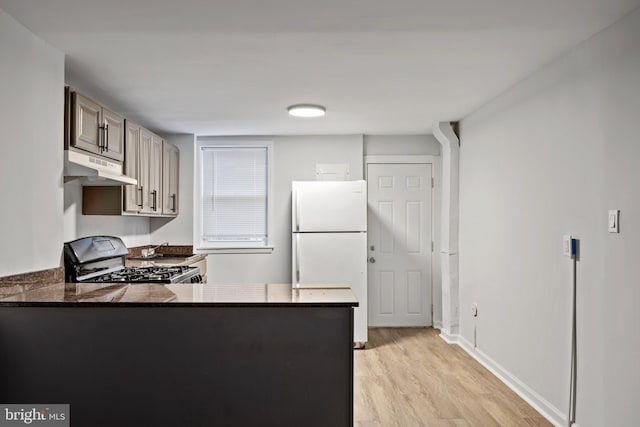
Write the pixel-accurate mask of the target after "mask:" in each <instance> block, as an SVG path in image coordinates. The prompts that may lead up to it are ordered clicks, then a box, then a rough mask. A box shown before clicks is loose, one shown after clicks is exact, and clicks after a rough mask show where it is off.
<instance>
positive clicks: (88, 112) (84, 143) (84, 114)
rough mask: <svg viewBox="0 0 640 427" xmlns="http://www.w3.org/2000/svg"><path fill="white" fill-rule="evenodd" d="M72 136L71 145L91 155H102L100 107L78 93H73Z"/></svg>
mask: <svg viewBox="0 0 640 427" xmlns="http://www.w3.org/2000/svg"><path fill="white" fill-rule="evenodd" d="M72 97H73V122H74V123H73V135H72V136H71V145H73V146H74V147H77V148H81V149H83V150H86V151H90V152H92V153H97V154H101V153H102V148H101V147H102V138H103V136H102V135H101V132H102V130H101V129H100V125H101V121H100V120H101V117H100V116H101V114H102V107H101V106H100V105H99V104H97V103H95V102H93V101H92V100H90V99H89V98H86V97H84V96H82V95H80V94H79V93H73V95H72Z"/></svg>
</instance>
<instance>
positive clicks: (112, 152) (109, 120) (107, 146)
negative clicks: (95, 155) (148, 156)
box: [102, 108, 124, 161]
mask: <svg viewBox="0 0 640 427" xmlns="http://www.w3.org/2000/svg"><path fill="white" fill-rule="evenodd" d="M102 125H103V126H104V127H105V135H106V138H105V140H104V142H103V148H104V150H103V152H102V155H103V156H105V157H109V158H111V159H113V160H119V161H122V159H123V158H124V117H122V116H121V115H119V114H117V113H114V112H113V111H111V110H108V109H106V108H103V109H102Z"/></svg>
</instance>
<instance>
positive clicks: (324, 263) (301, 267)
mask: <svg viewBox="0 0 640 427" xmlns="http://www.w3.org/2000/svg"><path fill="white" fill-rule="evenodd" d="M292 249H293V251H292V252H293V271H292V273H293V280H292V281H293V283H294V284H299V285H300V286H317V287H323V286H336V285H343V286H349V287H350V288H351V290H352V291H353V293H354V294H355V296H356V298H358V304H359V306H358V307H356V309H355V313H354V324H355V328H354V340H355V341H356V342H363V343H364V342H366V341H367V233H293V242H292Z"/></svg>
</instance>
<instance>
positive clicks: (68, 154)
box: [64, 150, 138, 186]
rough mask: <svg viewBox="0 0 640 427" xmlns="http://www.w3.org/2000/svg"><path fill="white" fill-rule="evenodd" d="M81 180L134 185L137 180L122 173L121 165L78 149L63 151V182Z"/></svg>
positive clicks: (100, 184)
mask: <svg viewBox="0 0 640 427" xmlns="http://www.w3.org/2000/svg"><path fill="white" fill-rule="evenodd" d="M71 180H81V183H82V185H97V186H106V185H130V184H131V185H136V184H138V180H136V179H134V178H131V177H129V176H127V175H124V174H123V173H122V165H121V164H119V163H115V162H110V161H108V160H105V159H104V158H101V157H98V156H92V155H90V154H85V153H81V152H79V151H72V150H65V151H64V182H68V181H71Z"/></svg>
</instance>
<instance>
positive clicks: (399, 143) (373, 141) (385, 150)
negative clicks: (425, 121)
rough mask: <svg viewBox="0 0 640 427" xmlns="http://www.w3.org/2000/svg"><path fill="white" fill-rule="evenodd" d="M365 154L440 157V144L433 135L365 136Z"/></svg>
mask: <svg viewBox="0 0 640 427" xmlns="http://www.w3.org/2000/svg"><path fill="white" fill-rule="evenodd" d="M364 154H365V155H366V156H372V155H407V154H418V155H425V156H439V155H440V143H439V142H438V140H437V139H436V138H435V137H434V136H433V135H365V136H364Z"/></svg>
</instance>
